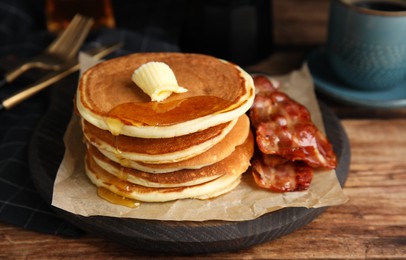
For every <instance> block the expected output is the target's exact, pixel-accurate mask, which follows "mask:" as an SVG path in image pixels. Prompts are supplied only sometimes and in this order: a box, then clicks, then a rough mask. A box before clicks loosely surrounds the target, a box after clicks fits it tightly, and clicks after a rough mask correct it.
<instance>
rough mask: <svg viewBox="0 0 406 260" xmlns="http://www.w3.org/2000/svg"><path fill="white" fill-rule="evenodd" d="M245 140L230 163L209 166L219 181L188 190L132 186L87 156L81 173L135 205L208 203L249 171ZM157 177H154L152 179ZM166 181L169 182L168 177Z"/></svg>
mask: <svg viewBox="0 0 406 260" xmlns="http://www.w3.org/2000/svg"><path fill="white" fill-rule="evenodd" d="M247 140H248V141H247V142H246V143H245V144H244V145H241V146H239V148H238V149H243V152H242V153H241V151H239V152H237V150H236V153H235V155H236V156H229V157H228V158H229V159H230V161H228V162H227V164H226V163H224V164H221V163H218V164H215V165H214V166H212V167H214V168H216V169H214V168H213V169H212V170H213V171H214V172H217V173H220V175H221V176H220V177H218V178H215V179H213V180H211V181H207V182H203V183H200V184H196V185H191V186H177V187H166V188H158V187H146V186H143V185H139V184H134V183H131V182H129V181H128V180H123V179H120V178H119V177H117V176H115V175H113V174H111V173H109V172H107V171H106V170H105V169H103V168H102V167H100V166H99V165H98V164H97V163H96V161H95V160H93V159H92V157H91V156H87V157H86V159H85V162H86V163H85V171H86V174H87V176H88V177H89V179H90V181H91V182H92V183H94V184H95V185H96V186H97V187H99V188H105V189H107V190H109V191H111V192H113V193H114V194H117V195H120V196H123V197H126V198H130V199H134V200H137V201H143V202H165V201H172V200H177V199H187V198H196V199H209V198H213V197H217V196H220V195H222V194H224V193H227V192H229V191H231V190H232V189H234V188H235V187H236V186H237V185H238V184H239V183H240V180H241V175H242V174H243V173H244V172H245V171H246V170H247V168H248V167H249V159H250V158H251V156H252V153H253V138H252V135H250V138H248V139H247ZM225 160H227V158H226V159H225ZM195 171H199V170H195ZM161 175H162V174H156V176H161ZM162 176H163V175H162ZM170 179H172V178H171V177H170Z"/></svg>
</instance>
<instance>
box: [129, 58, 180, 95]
mask: <svg viewBox="0 0 406 260" xmlns="http://www.w3.org/2000/svg"><path fill="white" fill-rule="evenodd" d="M131 79H132V81H133V82H134V83H135V84H136V85H137V86H138V87H139V88H141V89H142V91H144V93H145V94H147V95H148V96H150V98H151V100H152V101H158V102H160V101H163V100H165V99H166V98H168V97H169V96H170V95H171V94H172V93H184V92H187V89H186V88H183V87H181V86H179V85H178V81H177V80H176V77H175V74H174V72H173V71H172V69H171V68H170V67H169V66H168V65H167V64H165V63H163V62H156V61H152V62H148V63H145V64H143V65H141V66H140V67H138V68H137V69H136V70H135V71H134V72H133V74H132V76H131Z"/></svg>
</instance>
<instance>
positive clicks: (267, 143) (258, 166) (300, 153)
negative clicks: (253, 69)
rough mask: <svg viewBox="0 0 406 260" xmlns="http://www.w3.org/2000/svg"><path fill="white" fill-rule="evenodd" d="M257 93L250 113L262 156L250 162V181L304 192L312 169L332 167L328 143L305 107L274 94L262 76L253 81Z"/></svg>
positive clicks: (331, 154)
mask: <svg viewBox="0 0 406 260" xmlns="http://www.w3.org/2000/svg"><path fill="white" fill-rule="evenodd" d="M254 83H255V87H256V88H257V94H256V97H255V101H254V105H253V106H252V108H251V110H250V118H251V122H252V124H253V126H254V128H255V129H256V143H257V146H258V148H259V150H260V152H261V154H262V156H260V158H259V159H255V160H254V162H253V170H254V173H253V175H254V179H255V181H256V182H257V184H258V185H259V186H260V187H264V188H268V189H271V190H274V191H295V190H304V189H307V188H308V187H309V185H310V182H311V179H312V176H313V168H318V167H323V168H329V169H333V168H335V167H336V157H335V154H334V152H333V150H332V146H331V144H330V143H329V142H328V140H327V138H326V137H325V136H324V134H323V133H321V132H320V131H319V130H318V129H317V127H316V126H315V125H314V124H313V122H312V121H311V116H310V113H309V111H308V110H307V108H306V107H305V106H303V105H301V104H299V103H298V102H296V101H294V100H293V99H291V98H290V97H289V96H288V95H287V94H285V93H282V92H280V91H278V90H277V89H276V88H275V87H274V85H273V84H272V82H270V81H269V80H268V78H266V77H264V76H257V77H255V78H254Z"/></svg>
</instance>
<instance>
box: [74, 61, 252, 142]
mask: <svg viewBox="0 0 406 260" xmlns="http://www.w3.org/2000/svg"><path fill="white" fill-rule="evenodd" d="M149 61H160V62H164V63H166V64H168V65H169V66H170V67H171V69H172V70H173V71H174V73H175V76H176V78H177V81H178V83H179V85H180V86H182V87H185V88H187V89H188V92H186V93H181V94H172V95H171V96H170V97H169V98H168V99H167V100H165V101H163V102H150V101H149V97H148V96H147V95H146V94H144V93H143V92H142V90H141V89H140V88H138V87H137V86H136V85H135V83H133V82H132V81H131V74H132V73H133V71H134V70H135V69H137V68H138V67H139V66H141V65H142V64H144V63H146V62H149ZM253 99H254V84H253V80H252V78H251V77H250V76H249V75H248V74H247V73H246V72H244V71H243V70H242V69H241V68H239V67H238V66H236V65H234V64H231V63H228V62H226V61H222V60H219V59H217V58H214V57H211V56H207V55H201V54H182V53H137V54H133V55H128V56H124V57H119V58H116V59H111V60H108V61H105V62H102V63H100V64H98V65H96V66H94V67H92V68H90V69H89V70H88V71H86V72H85V73H84V74H83V76H82V77H81V79H80V83H79V87H78V91H77V95H76V106H77V110H78V112H79V114H80V115H81V116H82V117H83V118H84V119H85V120H86V121H88V122H90V123H91V124H93V125H95V126H96V127H98V128H101V129H104V130H109V131H111V132H112V133H114V134H123V135H128V136H134V137H142V138H167V137H173V136H179V135H185V134H189V133H193V132H197V131H200V130H204V129H207V128H209V127H212V126H214V125H218V124H221V123H225V122H229V121H231V120H232V119H234V118H237V117H239V116H241V115H242V114H244V113H245V112H246V111H247V110H248V109H249V107H250V106H251V105H252V102H253Z"/></svg>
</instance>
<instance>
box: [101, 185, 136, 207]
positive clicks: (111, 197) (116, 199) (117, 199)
mask: <svg viewBox="0 0 406 260" xmlns="http://www.w3.org/2000/svg"><path fill="white" fill-rule="evenodd" d="M97 195H98V196H99V197H100V198H102V199H104V200H106V201H108V202H110V203H112V204H116V205H121V206H125V207H128V208H136V207H138V206H139V205H140V204H141V203H140V202H139V201H137V200H134V199H129V198H126V197H123V196H119V195H117V194H115V193H113V192H111V191H109V190H108V189H106V188H103V187H99V188H97Z"/></svg>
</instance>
